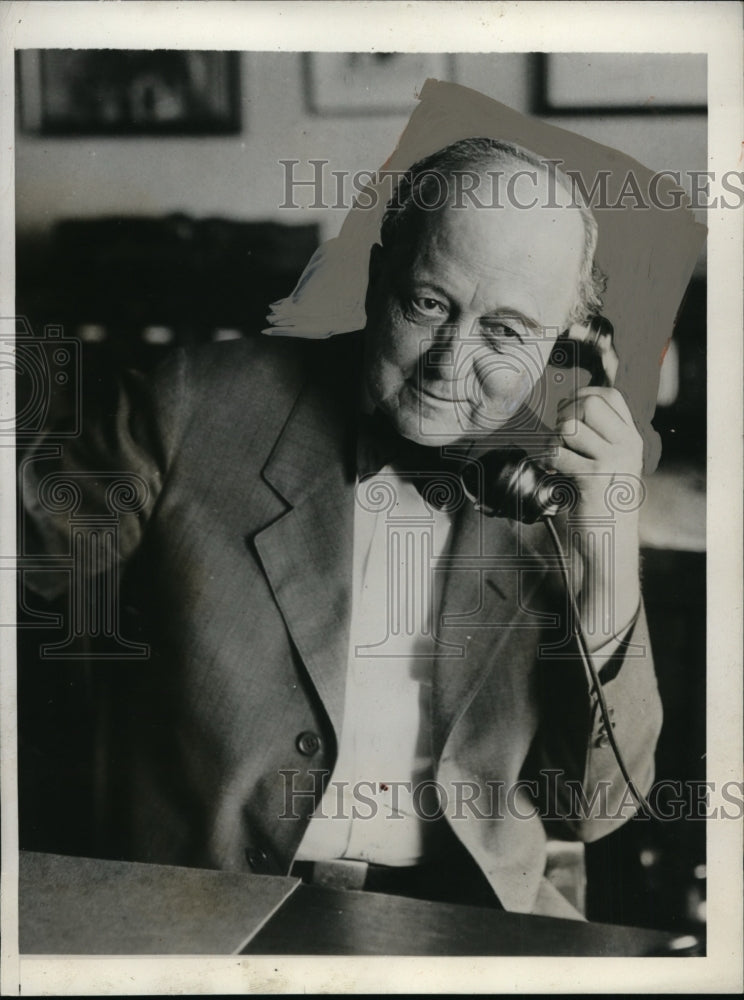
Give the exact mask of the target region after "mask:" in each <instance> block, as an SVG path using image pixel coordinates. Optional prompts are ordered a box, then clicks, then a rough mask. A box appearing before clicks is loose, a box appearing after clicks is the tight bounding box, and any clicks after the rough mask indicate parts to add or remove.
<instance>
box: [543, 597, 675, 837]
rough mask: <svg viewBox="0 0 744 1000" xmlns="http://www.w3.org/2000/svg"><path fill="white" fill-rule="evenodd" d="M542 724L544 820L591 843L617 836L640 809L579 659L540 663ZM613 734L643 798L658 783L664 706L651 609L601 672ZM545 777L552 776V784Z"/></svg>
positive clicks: (624, 638)
mask: <svg viewBox="0 0 744 1000" xmlns="http://www.w3.org/2000/svg"><path fill="white" fill-rule="evenodd" d="M538 676H539V678H540V680H539V687H540V696H541V702H542V704H541V712H542V717H543V723H542V725H541V731H540V733H539V735H538V739H537V742H536V751H537V752H536V754H535V761H534V762H533V766H534V763H537V766H538V768H539V770H540V771H541V775H540V776H541V779H542V780H541V781H539V782H538V787H539V788H540V789H541V795H542V797H543V801H542V802H541V808H542V810H543V815H545V816H547V817H548V825H549V826H550V825H551V823H550V820H551V818H554V819H556V820H560V821H561V825H562V826H563V830H564V835H565V832H566V831H565V825H566V824H567V825H568V828H569V831H570V833H572V834H573V835H574V836H575V837H577V838H578V839H580V840H584V841H592V840H597V839H599V838H600V837H603V836H605V835H606V834H608V833H611V832H612V831H613V830H615V829H617V828H618V827H619V826H621V825H622V824H623V823H624V822H626V821H627V820H628V819H630V818H631V817H632V816H633V815H634V814H635V812H636V811H637V803H636V802H635V799H634V797H633V795H632V793H631V791H630V789H629V788H628V785H627V783H626V781H625V779H624V777H623V775H622V772H621V770H620V767H619V765H618V762H617V760H616V757H615V754H614V752H613V749H612V746H611V745H610V742H609V739H608V737H607V735H606V726H605V724H604V722H603V720H602V715H601V712H600V706H599V699H598V698H597V695H596V693H595V692H594V691H593V689H592V688H593V685H592V683H591V680H590V678H589V677H588V676H587V673H586V672H585V668H584V666H583V663H582V662H581V660H580V659H579V657H578V656H576V657H575V658H572V659H571V660H568V661H566V662H564V664H563V666H556V664H553V665H552V666H551V665H548V664H546V663H539V674H538ZM599 677H600V681H601V682H602V690H603V694H604V698H605V702H606V704H607V708H608V710H609V713H610V718H611V723H612V727H613V734H614V736H615V740H616V742H617V744H618V746H619V748H620V751H621V754H622V757H623V760H624V762H625V765H626V769H627V771H628V772H629V774H630V777H631V779H632V780H633V783H634V784H635V786H636V787H637V789H638V790H639V791H640V792H641V794H643V795H646V794H647V793H648V791H649V789H650V788H651V785H652V783H653V780H654V753H655V750H656V742H657V740H658V737H659V732H660V730H661V722H662V708H661V700H660V697H659V691H658V687H657V683H656V676H655V672H654V666H653V658H652V654H651V645H650V639H649V633H648V625H647V621H646V615H645V610H644V608H643V606H641V608H640V610H639V613H638V615H637V617H636V620H635V622H634V623H633V625H632V627H631V628H630V630H629V632H628V634H627V635H626V636H624V637H623V640H622V642H621V643H620V645H619V647H618V648H617V650H616V651H615V653H614V654H613V656H612V657H611V658H610V659H609V660H608V661H607V662H606V663H605V664H604V665H603V666H602V668H601V670H600V671H599ZM546 775H547V776H548V777H547V779H546Z"/></svg>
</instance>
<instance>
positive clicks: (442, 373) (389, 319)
mask: <svg viewBox="0 0 744 1000" xmlns="http://www.w3.org/2000/svg"><path fill="white" fill-rule="evenodd" d="M532 191H533V195H534V194H535V190H534V188H533V189H532ZM539 194H540V192H539V191H538V192H537V195H538V197H539ZM520 197H521V198H522V200H524V201H527V200H531V199H528V198H526V197H525V196H524V195H521V194H520ZM544 200H545V199H541V201H542V202H544ZM583 244H584V229H583V223H582V219H581V215H580V213H579V211H578V209H576V208H564V207H561V208H554V209H547V208H544V207H542V205H541V202H538V205H537V206H535V207H534V208H531V209H520V208H518V207H516V206H514V205H506V206H505V207H503V208H491V209H486V208H478V207H476V206H473V205H468V206H467V207H466V208H458V209H455V208H453V207H451V206H445V207H444V208H443V209H442V210H440V211H437V212H431V213H428V214H427V215H426V217H425V219H424V220H423V222H422V225H421V228H420V230H419V238H418V240H417V242H416V247H415V249H414V250H413V252H412V253H411V252H410V251H409V252H408V254H407V256H406V255H404V253H403V251H402V249H401V250H398V249H395V248H394V249H392V250H380V248H377V250H378V251H379V253H378V255H377V260H376V261H375V264H374V266H373V268H372V278H371V281H370V295H369V298H368V322H367V327H366V347H365V349H366V359H365V373H366V387H367V391H368V392H369V394H370V396H371V399H372V401H373V402H374V404H375V405H376V406H377V407H378V408H379V409H380V410H382V411H383V412H384V413H385V414H387V416H388V417H389V418H390V419H391V420H392V422H393V424H394V425H395V426H396V428H397V430H398V431H399V433H401V434H403V435H404V436H405V437H408V438H411V439H412V440H414V441H417V442H419V443H420V444H428V445H442V444H451V443H453V442H455V441H462V440H473V439H477V438H478V437H479V436H482V435H483V434H484V433H489V432H492V431H494V430H497V429H498V428H499V427H501V426H503V425H504V424H505V423H506V422H507V421H508V420H509V419H510V418H511V417H513V415H514V414H515V413H516V411H517V410H518V409H519V408H520V407H521V406H522V405H524V404H525V403H527V402H528V401H530V397H531V395H532V393H533V390H534V389H535V387H536V385H537V383H538V381H539V379H540V377H541V375H542V373H543V371H544V369H545V365H546V364H547V361H548V358H549V356H550V352H551V349H552V347H553V344H554V342H555V339H556V337H557V335H558V333H559V332H560V331H561V330H563V329H565V328H566V326H567V325H568V316H569V313H570V311H571V309H572V307H573V305H574V302H575V298H576V292H577V287H578V278H579V269H580V264H581V258H582V252H583Z"/></svg>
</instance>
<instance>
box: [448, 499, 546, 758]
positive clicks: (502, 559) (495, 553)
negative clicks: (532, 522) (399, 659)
mask: <svg viewBox="0 0 744 1000" xmlns="http://www.w3.org/2000/svg"><path fill="white" fill-rule="evenodd" d="M537 527H538V528H539V529H541V528H542V526H541V525H538V526H537ZM453 531H454V534H453V539H452V546H451V549H450V554H449V556H448V557H446V558H445V559H443V560H442V564H441V570H442V571H443V572H444V573H445V578H444V582H443V592H442V601H441V605H440V611H439V633H438V634H439V637H440V639H441V640H442V642H443V643H444V644H445V645H444V647H443V649H442V651H441V652H440V653H439V654H438V655H437V658H436V660H435V664H434V675H433V690H432V752H433V755H434V762H435V765H436V763H437V761H438V760H439V759H440V756H441V754H442V751H443V750H444V748H445V745H446V743H447V740H448V738H449V735H450V733H451V732H452V730H453V728H454V727H455V725H456V723H457V721H458V719H459V718H460V716H461V715H462V714H463V712H464V711H465V710H466V708H467V706H468V704H469V703H470V701H471V700H472V697H473V695H474V694H475V691H476V690H477V688H478V687H479V686H480V684H481V683H482V682H483V680H484V679H485V677H486V674H487V673H488V672H489V671H490V670H491V669H493V664H494V661H495V660H496V659H497V658H498V654H499V653H500V652H501V651H503V647H504V645H505V643H506V642H507V640H508V639H510V638H511V639H514V638H515V636H517V635H518V634H519V629H518V628H517V627H516V626H517V623H518V620H519V619H520V618H522V617H523V616H524V615H525V612H524V610H523V602H524V600H525V598H526V597H527V595H528V594H529V593H530V592H531V591H532V590H533V589H534V587H535V586H537V584H538V583H539V582H540V580H541V578H542V576H543V575H544V572H545V560H544V558H543V557H542V556H541V554H540V553H539V551H538V550H537V549H536V548H535V547H534V544H533V542H532V537H533V536H534V529H533V528H531V527H527V526H525V525H520V524H516V523H514V522H511V521H508V520H506V519H505V518H488V517H484V516H482V515H480V514H479V513H477V512H476V511H475V510H474V508H473V507H471V506H470V504H466V506H464V507H463V508H462V509H461V511H460V512H459V517H458V520H457V521H456V523H455V525H454V529H453ZM531 622H532V624H536V623H535V621H534V619H531ZM499 669H500V670H502V671H505V672H507V673H508V671H510V670H513V669H521V664H519V663H518V662H516V658H515V657H514V656H510V657H504V659H503V662H501V663H500V664H499ZM504 683H508V679H507V678H506V677H505V679H504Z"/></svg>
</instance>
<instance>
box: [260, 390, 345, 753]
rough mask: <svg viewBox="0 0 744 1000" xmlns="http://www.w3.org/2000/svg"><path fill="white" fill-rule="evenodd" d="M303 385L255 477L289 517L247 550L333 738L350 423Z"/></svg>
mask: <svg viewBox="0 0 744 1000" xmlns="http://www.w3.org/2000/svg"><path fill="white" fill-rule="evenodd" d="M325 388H327V387H324V385H323V384H322V383H321V384H318V383H317V381H315V382H313V381H311V382H309V383H308V385H307V386H306V387H305V389H303V391H302V393H301V395H300V397H299V399H298V402H297V404H296V406H295V408H294V410H293V412H292V414H291V416H290V418H289V420H288V422H287V424H286V425H285V428H284V430H283V432H282V435H281V437H280V438H279V440H278V442H277V445H276V446H275V448H274V451H273V453H272V455H271V457H270V459H269V461H268V463H267V465H266V466H265V468H264V470H263V475H264V479H265V480H266V481H267V482H268V483H269V484H270V485H271V486H272V487H273V488H274V489H275V490H276V491H277V492H278V493H279V494H280V495H281V496H282V497H283V498H284V500H286V502H287V503H288V504H289V509H288V510H287V511H286V512H285V513H284V514H283V515H281V516H280V517H279V519H278V520H276V521H274V522H273V523H272V524H271V525H269V526H268V527H267V528H264V529H263V530H262V531H260V532H259V533H258V535H257V536H256V538H255V545H256V550H257V552H258V555H259V557H260V559H261V561H262V563H263V567H264V570H265V572H266V575H267V577H268V579H269V582H270V584H271V587H272V590H273V592H274V596H275V598H276V601H277V603H278V605H279V608H280V610H281V613H282V615H283V617H284V620H285V623H286V625H287V629H288V630H289V633H290V635H291V637H292V641H293V642H294V644H295V646H296V647H297V650H298V652H299V654H300V656H301V658H302V660H303V662H304V664H305V666H306V667H307V670H308V672H309V674H310V677H311V679H312V681H313V684H314V685H315V688H316V690H317V692H318V695H319V697H320V698H321V699H322V701H323V704H324V706H325V709H326V711H327V713H328V715H329V718H330V720H331V723H332V725H333V727H334V729H335V731H336V735H337V737H338V735H339V734H340V731H341V721H342V715H343V705H344V691H345V682H346V670H347V651H348V640H349V624H350V617H351V580H352V547H353V509H354V503H353V496H354V472H353V464H352V462H351V458H352V456H353V430H354V426H353V420H350V419H349V417H350V412H349V409H348V407H346V406H345V405H344V401H343V399H342V398H339V396H338V393H337V394H336V396H335V398H334V396H333V394H332V392H328V391H325Z"/></svg>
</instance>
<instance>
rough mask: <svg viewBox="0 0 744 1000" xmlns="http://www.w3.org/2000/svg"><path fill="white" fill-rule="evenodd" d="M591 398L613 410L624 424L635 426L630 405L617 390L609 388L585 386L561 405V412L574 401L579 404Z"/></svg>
mask: <svg viewBox="0 0 744 1000" xmlns="http://www.w3.org/2000/svg"><path fill="white" fill-rule="evenodd" d="M591 396H595V397H596V398H597V399H601V400H602V401H603V402H604V403H605V404H606V405H607V406H608V407H609V408H610V409H611V410H613V411H614V413H615V414H616V415H617V416H618V417H619V418H620V420H622V421H623V423H625V424H628V425H629V426H631V427H633V426H635V424H634V422H633V416H632V414H631V412H630V409H629V407H628V404H627V403H626V402H625V397H624V396H623V394H622V393H621V392H619V391H618V390H617V389H612V388H608V387H607V386H600V385H587V386H584V388H583V389H577V390H576V392H575V393H574V395H573V397H571V399H570V400H567V401H565V402H564V403H562V404H560V405H559V410H560V408H561V406H566V405H568V404H569V403H571V402H574V401H575V402H579V401H581V400H587V399H588V398H589V397H591Z"/></svg>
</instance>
